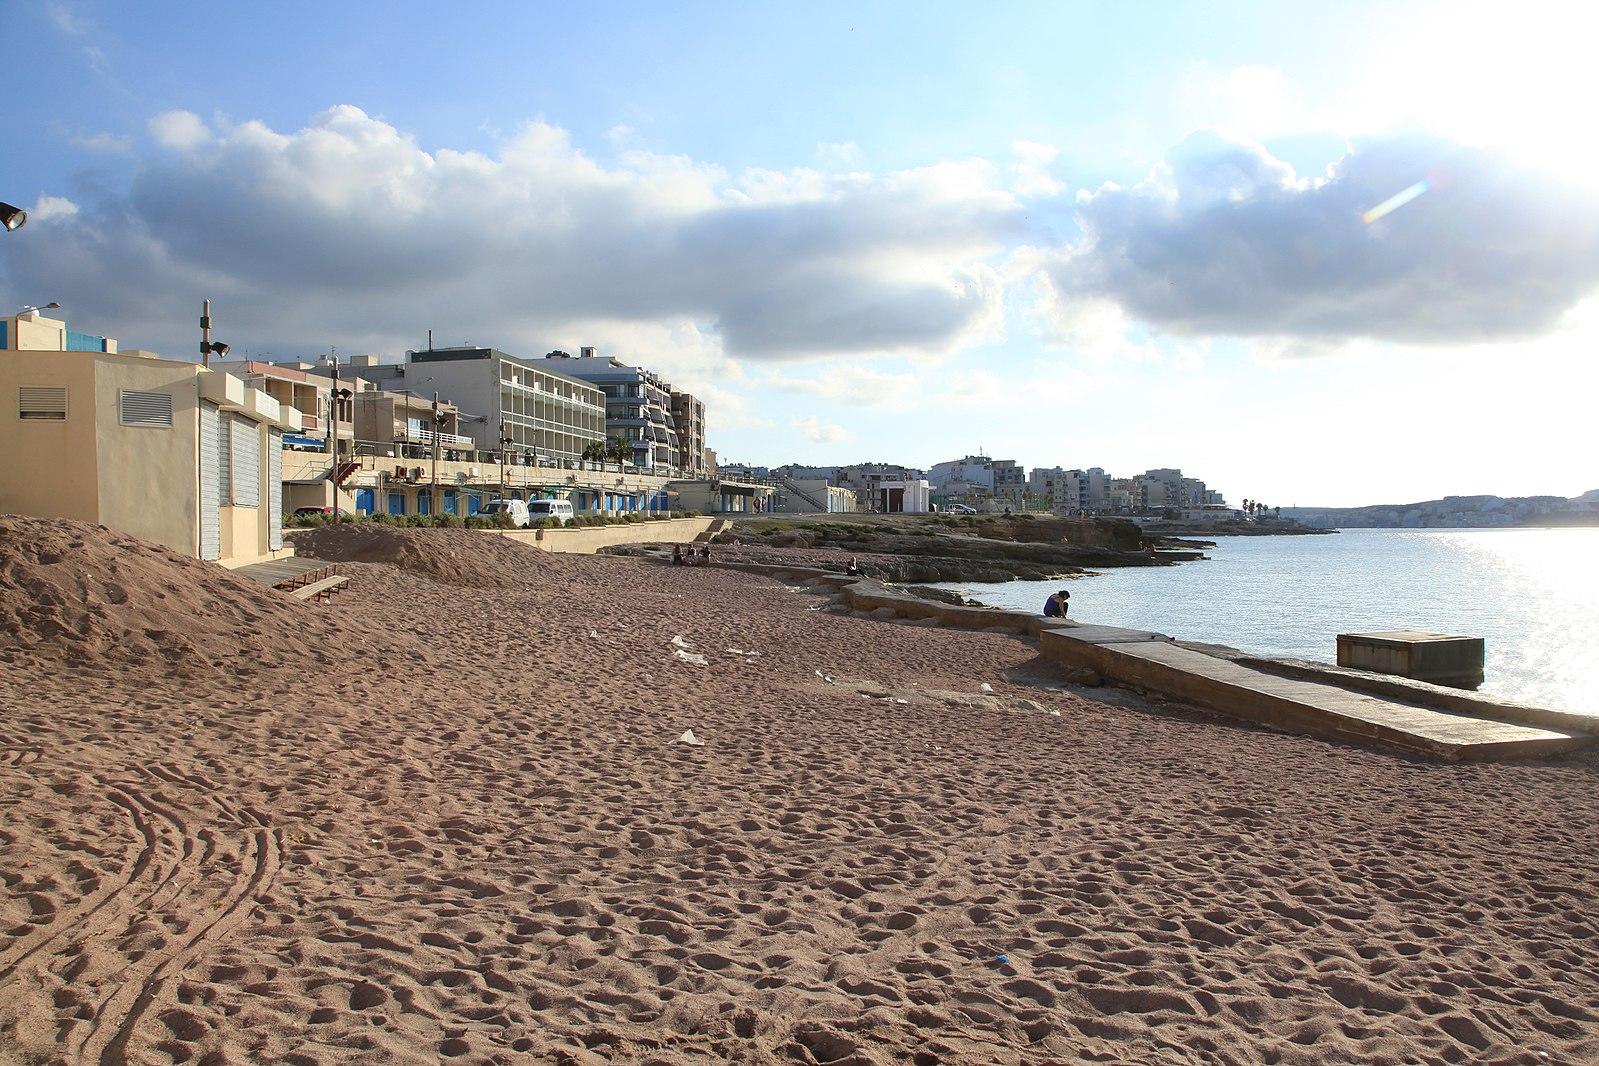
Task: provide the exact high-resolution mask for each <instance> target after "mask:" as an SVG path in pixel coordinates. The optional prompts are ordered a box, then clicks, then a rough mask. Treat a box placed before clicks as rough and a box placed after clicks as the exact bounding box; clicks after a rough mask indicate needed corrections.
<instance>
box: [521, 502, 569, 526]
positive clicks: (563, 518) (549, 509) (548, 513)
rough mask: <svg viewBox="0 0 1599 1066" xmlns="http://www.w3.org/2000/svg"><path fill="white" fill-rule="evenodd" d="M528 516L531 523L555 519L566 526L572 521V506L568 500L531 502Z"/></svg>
mask: <svg viewBox="0 0 1599 1066" xmlns="http://www.w3.org/2000/svg"><path fill="white" fill-rule="evenodd" d="M527 514H528V521H530V522H537V521H538V520H539V519H541V518H553V519H555V520H556V521H557V522H560V523H561V525H563V526H564V525H566V524H567V523H568V522H570V521H571V520H572V504H571V503H570V502H569V501H567V500H529V501H528V503H527Z"/></svg>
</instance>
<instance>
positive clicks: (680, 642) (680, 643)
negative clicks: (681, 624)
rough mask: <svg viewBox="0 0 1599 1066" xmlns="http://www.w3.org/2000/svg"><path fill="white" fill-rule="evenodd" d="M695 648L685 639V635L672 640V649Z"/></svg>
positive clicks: (679, 635)
mask: <svg viewBox="0 0 1599 1066" xmlns="http://www.w3.org/2000/svg"><path fill="white" fill-rule="evenodd" d="M693 646H694V645H692V644H690V643H689V642H688V641H686V640H684V639H683V634H681V633H679V634H678V635H677V636H675V637H673V638H672V647H674V648H692V647H693Z"/></svg>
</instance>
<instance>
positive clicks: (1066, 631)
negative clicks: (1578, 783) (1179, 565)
mask: <svg viewBox="0 0 1599 1066" xmlns="http://www.w3.org/2000/svg"><path fill="white" fill-rule="evenodd" d="M1039 651H1040V653H1041V654H1043V655H1044V656H1045V657H1046V658H1049V659H1052V660H1054V661H1056V662H1059V663H1062V664H1064V665H1068V666H1086V667H1091V668H1092V669H1094V670H1096V671H1098V672H1099V674H1100V675H1101V676H1103V677H1106V678H1109V679H1112V680H1115V681H1122V682H1126V683H1128V684H1131V685H1135V686H1137V687H1139V688H1144V689H1149V690H1151V691H1154V692H1159V693H1161V694H1163V695H1167V696H1171V697H1174V698H1176V699H1180V700H1183V701H1185V702H1188V703H1193V704H1197V705H1198V706H1201V707H1205V708H1207V709H1209V710H1212V711H1216V712H1218V713H1221V714H1225V715H1228V716H1230V717H1233V718H1241V719H1244V720H1245V721H1250V722H1258V723H1260V724H1262V725H1267V726H1272V727H1275V728H1278V729H1283V730H1286V731H1289V732H1294V733H1308V734H1312V735H1314V736H1321V737H1328V738H1331V739H1335V740H1345V741H1351V742H1355V743H1365V744H1377V745H1382V746H1385V747H1391V748H1398V749H1401V750H1404V751H1413V752H1421V753H1425V754H1428V755H1435V756H1439V757H1442V758H1445V759H1507V758H1520V757H1527V756H1536V755H1546V754H1550V753H1554V752H1561V751H1569V750H1571V749H1573V748H1579V747H1583V746H1585V745H1587V744H1590V743H1592V742H1593V740H1594V737H1593V736H1592V735H1590V734H1587V733H1583V732H1576V731H1568V730H1565V729H1560V728H1543V727H1540V726H1536V725H1527V724H1521V723H1516V722H1506V721H1499V720H1495V719H1492V718H1487V717H1483V716H1480V715H1471V714H1461V713H1454V712H1451V711H1447V710H1439V709H1437V708H1433V707H1427V706H1423V705H1421V704H1420V703H1419V702H1409V701H1401V700H1397V699H1390V698H1385V697H1382V696H1377V695H1372V694H1370V693H1366V692H1359V691H1354V690H1351V689H1347V688H1342V687H1339V686H1337V685H1333V684H1329V683H1326V682H1323V681H1311V680H1301V679H1296V678H1291V677H1283V676H1280V675H1277V674H1270V673H1266V672H1264V671H1261V670H1257V669H1253V668H1251V667H1249V666H1245V665H1242V664H1240V663H1238V662H1235V661H1232V660H1230V659H1226V658H1221V657H1218V656H1215V655H1207V654H1206V653H1204V652H1202V651H1198V650H1196V649H1194V648H1189V647H1184V646H1182V645H1180V644H1178V643H1176V642H1174V641H1173V640H1172V639H1171V638H1170V637H1166V636H1163V635H1161V634H1159V633H1148V632H1144V631H1140V630H1127V629H1115V628H1113V627H1110V626H1074V627H1071V628H1052V629H1046V630H1044V631H1043V632H1042V633H1040V635H1039Z"/></svg>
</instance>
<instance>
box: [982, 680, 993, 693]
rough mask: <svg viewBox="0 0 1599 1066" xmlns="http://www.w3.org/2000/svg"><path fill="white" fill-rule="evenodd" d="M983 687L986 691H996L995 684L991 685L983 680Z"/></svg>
mask: <svg viewBox="0 0 1599 1066" xmlns="http://www.w3.org/2000/svg"><path fill="white" fill-rule="evenodd" d="M982 687H983V691H984V692H993V691H994V686H993V685H990V684H989V683H988V682H987V681H984V682H983V686H982Z"/></svg>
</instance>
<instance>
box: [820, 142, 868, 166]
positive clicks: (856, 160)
mask: <svg viewBox="0 0 1599 1066" xmlns="http://www.w3.org/2000/svg"><path fill="white" fill-rule="evenodd" d="M865 160H866V153H865V152H862V151H861V146H860V145H858V144H856V143H855V142H854V141H823V142H822V143H821V144H818V145H817V146H816V162H817V163H818V164H820V165H821V166H823V167H826V168H827V169H830V170H853V169H855V168H857V167H859V166H860V165H861V164H862V163H863V162H865Z"/></svg>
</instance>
